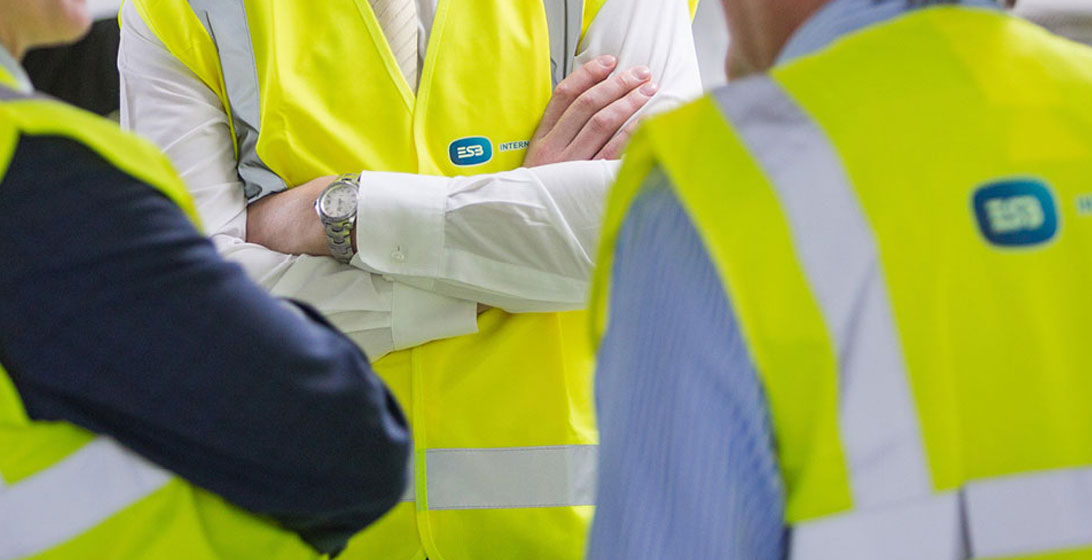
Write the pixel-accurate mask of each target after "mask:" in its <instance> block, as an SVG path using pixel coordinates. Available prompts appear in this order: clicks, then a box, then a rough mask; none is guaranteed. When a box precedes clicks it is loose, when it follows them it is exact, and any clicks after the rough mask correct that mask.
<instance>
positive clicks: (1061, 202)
mask: <svg viewBox="0 0 1092 560" xmlns="http://www.w3.org/2000/svg"><path fill="white" fill-rule="evenodd" d="M723 4H724V7H725V10H726V15H727V19H728V25H729V28H730V32H731V36H732V46H731V47H730V52H729V55H728V70H729V75H730V76H731V77H732V78H733V80H732V82H730V83H729V85H727V86H726V87H724V88H722V89H718V90H716V91H714V92H713V93H712V94H710V95H709V96H707V97H705V98H703V99H702V100H700V101H698V102H696V103H694V104H691V105H689V106H687V107H685V108H683V109H680V110H678V111H676V112H673V113H671V114H669V115H666V116H663V117H662V118H656V119H652V120H650V121H649V122H648V123H646V124H645V125H644V126H642V129H641V131H639V132H638V133H637V134H636V136H635V138H634V140H633V142H632V144H631V147H630V150H629V152H628V155H627V159H626V164H625V169H623V171H622V173H621V177H620V179H619V181H618V184H617V185H616V186H615V188H614V190H613V192H612V195H611V199H610V202H609V203H608V210H607V218H606V222H605V225H604V234H603V245H602V248H601V250H600V256H601V258H600V262H599V268H598V269H597V278H596V281H595V288H594V290H593V292H594V294H595V295H594V296H593V304H592V311H593V314H594V315H595V317H596V319H595V325H596V326H595V329H596V337H597V338H598V339H599V340H600V347H599V369H598V373H597V395H598V397H597V398H598V403H599V407H598V412H599V416H598V418H599V421H600V428H601V438H602V443H601V451H600V457H601V463H600V468H599V472H600V477H599V493H598V510H597V515H596V519H595V522H594V527H593V530H592V536H591V539H590V545H589V558H590V559H591V560H608V559H626V560H642V559H652V558H656V559H675V558H687V559H691V560H700V559H711V558H717V559H748V560H765V559H769V560H774V559H781V558H790V559H792V560H810V559H838V560H875V559H881V558H882V559H884V560H962V559H971V558H1006V559H1025V558H1027V559H1030V558H1037V559H1038V558H1042V559H1045V558H1051V559H1054V558H1057V559H1062V558H1066V559H1088V558H1092V415H1090V414H1089V413H1088V403H1089V402H1090V401H1092V376H1090V375H1089V374H1088V351H1087V348H1088V343H1087V341H1088V336H1089V334H1090V333H1092V292H1090V291H1089V290H1088V289H1087V286H1088V282H1089V279H1090V278H1092V264H1090V263H1089V260H1088V258H1087V255H1088V254H1089V251H1090V250H1092V184H1090V182H1089V180H1088V178H1089V176H1092V104H1090V103H1088V100H1089V99H1092V50H1089V49H1087V48H1086V47H1084V46H1081V45H1078V44H1076V43H1073V42H1070V41H1067V40H1064V39H1062V38H1060V37H1057V36H1054V35H1051V34H1049V33H1048V32H1046V31H1044V30H1042V29H1040V28H1038V27H1036V26H1034V25H1032V24H1029V23H1027V22H1025V21H1022V20H1020V19H1019V18H1016V17H1013V16H1011V15H1008V14H1006V13H1004V12H1003V10H1002V8H1001V7H1000V6H998V5H996V4H994V3H993V2H989V1H983V0H952V1H948V2H906V1H904V0H724V2H723Z"/></svg>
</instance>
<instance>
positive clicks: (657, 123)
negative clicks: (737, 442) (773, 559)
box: [592, 97, 851, 521]
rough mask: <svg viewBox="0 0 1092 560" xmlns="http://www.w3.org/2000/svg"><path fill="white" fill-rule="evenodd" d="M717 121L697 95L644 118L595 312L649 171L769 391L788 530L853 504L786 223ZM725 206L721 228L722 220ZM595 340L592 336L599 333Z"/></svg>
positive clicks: (622, 184)
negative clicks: (697, 236)
mask: <svg viewBox="0 0 1092 560" xmlns="http://www.w3.org/2000/svg"><path fill="white" fill-rule="evenodd" d="M718 123H723V117H721V113H720V111H719V109H718V108H717V107H716V105H715V101H713V100H712V99H711V98H709V97H706V98H703V99H702V100H700V101H698V102H696V103H694V104H691V105H689V106H687V107H684V108H683V109H680V110H678V111H676V112H674V113H672V114H669V115H667V116H665V117H661V118H657V119H653V120H652V121H650V122H649V123H648V124H647V125H646V126H645V127H643V130H642V132H641V133H639V134H638V136H637V138H635V139H634V141H633V144H632V146H631V149H630V151H629V153H628V155H627V158H626V168H625V169H623V171H622V173H621V176H620V179H619V183H618V185H617V186H616V187H615V191H614V193H613V194H612V199H611V201H610V203H609V204H608V208H609V210H608V214H607V220H606V223H605V224H604V231H605V232H608V233H607V234H605V235H604V238H603V245H602V247H601V248H600V254H601V255H603V257H602V259H603V260H601V261H600V263H599V265H598V266H597V268H596V270H597V280H596V282H595V288H594V291H593V298H592V299H593V302H595V303H594V304H593V305H594V307H593V309H594V310H595V313H597V314H599V316H600V317H601V318H602V317H604V316H605V309H606V307H605V306H606V300H607V295H606V290H605V288H606V283H607V281H608V278H607V275H608V274H609V271H610V270H611V258H612V257H611V256H610V255H611V253H612V252H613V247H614V244H615V242H616V236H617V233H618V231H619V230H620V228H621V225H622V222H623V220H624V219H625V215H626V212H625V211H626V209H627V208H628V207H629V205H630V202H631V201H632V199H633V197H634V196H635V195H636V193H637V191H638V190H639V188H640V186H641V185H642V184H643V183H644V178H645V176H647V170H649V169H651V167H652V165H658V166H660V168H661V169H662V170H663V171H664V173H666V174H667V177H668V179H669V180H670V181H671V183H672V184H675V185H679V188H678V192H679V196H680V202H681V203H682V204H683V206H684V207H685V208H686V210H687V211H688V212H689V213H690V214H691V215H692V217H693V219H694V220H695V222H696V223H698V224H700V225H701V227H699V231H700V232H701V234H702V237H703V239H705V240H706V246H707V247H709V250H710V252H711V255H710V256H711V258H712V260H713V262H714V264H715V265H716V266H717V270H718V271H720V274H721V277H722V278H724V279H725V281H726V283H727V289H728V291H729V293H730V294H731V299H732V301H733V303H734V304H735V312H736V313H737V314H738V316H739V319H740V323H741V326H742V331H743V335H744V339H745V340H746V341H747V342H748V346H749V348H750V349H751V356H752V357H753V359H754V361H755V364H756V368H757V370H758V371H759V373H760V375H761V376H762V379H763V382H764V384H765V386H766V387H767V393H768V396H769V399H770V406H771V410H772V412H773V417H774V418H775V420H776V422H775V423H774V428H775V434H776V436H777V440H778V451H779V459H780V463H781V470H782V474H783V476H784V478H785V483H786V487H787V488H788V489H789V492H788V495H787V497H788V502H787V504H786V516H787V518H788V520H789V521H797V520H800V519H807V518H813V517H818V516H820V515H824V514H828V513H833V512H836V511H839V510H845V509H848V508H849V506H850V503H851V502H850V497H849V482H848V475H847V473H846V468H845V461H844V459H843V453H842V447H841V443H840V439H839V432H838V424H837V389H838V387H837V385H838V383H837V360H836V358H835V356H834V350H833V345H832V343H831V341H830V335H829V334H828V333H827V332H826V328H825V326H824V324H823V319H822V316H821V315H820V311H819V308H818V305H817V303H816V302H815V301H814V298H813V297H812V295H811V289H810V287H809V286H808V283H807V280H806V279H805V277H804V274H803V271H802V270H801V266H800V264H799V263H798V262H796V259H795V258H794V256H793V248H792V238H791V233H790V231H789V225H788V223H787V221H786V219H785V217H784V216H783V215H782V213H781V209H780V206H779V204H778V201H777V199H776V196H775V194H774V192H773V190H772V188H771V187H770V185H769V183H768V181H767V180H766V178H765V177H764V176H763V174H762V172H761V171H760V170H759V169H758V168H757V166H756V164H755V163H754V161H753V160H752V159H751V157H750V155H749V153H748V152H747V151H746V149H745V148H744V147H743V145H742V144H741V143H740V140H739V139H738V138H737V137H736V135H735V133H734V132H733V131H732V130H731V129H729V127H728V126H727V125H724V124H718ZM696 130H700V131H701V133H700V134H695V133H694V131H696ZM714 162H715V163H714ZM727 169H731V170H732V171H731V173H727V172H725V170H727ZM699 185H700V188H698V186H699ZM689 186H693V188H689ZM729 192H730V193H731V194H730V195H729V194H728V193H729ZM728 205H731V208H732V214H731V217H730V218H727V217H724V213H725V211H726V210H725V209H726V207H727V206H728ZM600 324H601V325H602V324H603V323H602V319H600ZM598 331H599V334H598V336H601V335H602V332H603V330H602V327H600V328H599V329H598Z"/></svg>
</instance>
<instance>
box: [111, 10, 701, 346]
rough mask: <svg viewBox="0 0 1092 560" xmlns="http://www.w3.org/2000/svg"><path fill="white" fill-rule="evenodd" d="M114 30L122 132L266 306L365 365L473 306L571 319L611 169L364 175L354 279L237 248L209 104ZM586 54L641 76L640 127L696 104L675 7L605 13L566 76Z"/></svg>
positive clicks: (137, 23)
mask: <svg viewBox="0 0 1092 560" xmlns="http://www.w3.org/2000/svg"><path fill="white" fill-rule="evenodd" d="M122 23H123V26H122V44H121V52H120V55H119V61H118V66H119V69H120V71H121V78H122V123H123V125H125V126H127V127H128V128H131V129H133V130H136V131H137V132H140V133H142V134H144V135H145V136H147V137H149V138H150V139H151V140H152V141H153V142H156V143H157V144H158V145H160V146H161V147H162V148H163V149H164V150H165V151H166V153H167V155H168V156H169V157H170V158H171V159H172V161H173V162H174V163H175V165H176V167H177V168H178V169H179V170H180V172H181V174H182V177H183V178H184V179H185V180H186V182H187V183H188V184H189V186H190V189H191V192H192V193H193V195H194V198H195V201H196V203H197V206H198V211H199V213H200V214H201V217H202V219H203V221H204V222H205V225H206V227H207V228H208V231H209V233H210V234H211V235H212V238H213V241H214V242H215V243H216V245H217V247H218V248H219V249H220V251H221V252H222V253H223V254H224V255H225V257H227V258H229V259H231V260H233V261H235V262H238V263H239V264H241V265H242V266H243V267H244V268H245V269H246V270H247V272H248V273H249V274H250V275H251V277H253V278H255V279H256V280H258V281H259V282H261V283H262V284H263V285H264V286H265V287H266V288H267V289H270V290H271V291H272V292H273V293H274V294H275V295H278V296H282V297H291V298H295V299H300V300H302V301H305V302H308V303H310V304H312V305H314V306H315V307H316V308H318V309H319V311H320V312H322V313H323V314H324V315H326V316H327V317H329V318H330V320H331V321H332V322H333V323H334V324H335V325H337V326H338V327H339V328H341V329H342V330H344V331H345V332H346V333H347V334H349V336H351V337H352V338H354V339H355V340H357V342H358V343H360V344H361V345H362V346H363V347H364V348H365V350H366V351H368V352H369V355H371V356H372V357H373V359H374V358H376V357H378V356H380V355H382V354H384V353H386V352H388V351H390V350H391V349H400V348H406V347H410V346H414V345H416V344H420V343H424V342H427V341H429V340H435V339H438V338H446V337H450V336H457V335H461V334H467V333H471V332H474V331H475V330H476V322H475V320H474V317H475V315H474V313H475V309H476V305H475V303H474V302H481V303H486V304H488V305H492V306H495V307H501V308H504V309H506V310H509V311H513V312H532V311H555V310H568V309H578V308H581V307H582V306H583V305H584V302H585V298H586V292H587V289H588V284H589V281H588V278H589V276H590V272H591V268H592V266H593V264H594V262H595V252H596V249H597V244H598V237H599V226H600V220H601V215H602V212H603V203H604V201H605V196H606V192H607V190H608V188H609V186H610V185H611V183H612V182H613V180H614V177H615V175H616V173H617V169H618V163H617V162H604V161H598V162H572V163H562V164H557V165H552V166H544V167H539V168H535V169H519V170H515V171H510V172H504V173H498V174H493V175H484V176H478V177H457V178H443V177H428V176H421V175H412V174H399V173H377V172H365V173H363V175H362V188H361V205H360V211H359V215H358V227H357V245H358V248H359V249H360V253H359V254H358V255H357V257H356V258H355V259H354V260H353V265H354V266H355V268H354V267H346V266H343V265H341V264H339V263H337V262H336V261H334V260H333V259H330V258H326V257H306V256H303V257H297V256H289V255H283V254H280V253H276V252H273V251H270V250H268V249H266V248H264V247H260V246H256V245H253V244H247V243H246V242H245V239H246V202H245V199H244V197H243V194H242V188H241V185H240V183H239V181H238V176H237V173H236V170H235V160H234V153H233V148H232V140H231V132H230V128H229V126H228V120H227V119H228V117H227V115H226V114H225V112H224V110H223V108H222V107H221V105H220V101H219V99H218V98H217V97H216V96H215V94H213V93H212V92H211V91H210V90H209V89H208V88H206V87H205V86H204V84H202V83H201V81H200V80H199V79H198V78H197V77H196V76H195V75H193V74H192V72H190V71H189V69H187V68H186V67H185V66H184V65H182V64H181V63H180V62H179V61H178V60H177V59H175V58H174V57H173V56H172V55H171V54H170V53H169V52H168V51H167V49H166V48H165V47H164V45H163V44H162V42H161V41H160V40H159V39H158V38H156V37H155V36H154V34H153V33H152V32H151V31H150V30H149V29H148V27H147V25H146V24H145V22H144V21H143V20H142V18H141V17H140V15H139V14H138V13H137V11H136V9H135V8H133V7H132V6H131V4H126V6H125V7H124V8H123V9H122ZM600 54H613V55H615V56H617V57H618V59H619V68H622V69H626V68H629V67H631V66H636V65H639V64H645V65H647V66H649V67H650V68H651V69H652V74H653V79H654V80H656V81H657V82H659V84H660V91H659V93H658V94H657V95H656V97H655V98H654V99H653V100H652V101H651V102H650V103H649V105H648V106H647V107H646V108H645V110H644V111H643V112H644V113H648V112H651V111H662V110H666V109H670V108H672V107H675V106H677V105H678V104H680V103H681V102H683V101H686V100H689V99H692V98H695V97H697V96H698V95H700V93H701V82H700V78H699V74H698V66H697V59H696V55H695V51H694V43H693V37H692V34H691V31H690V18H689V11H688V9H687V6H686V1H685V0H609V1H608V2H607V3H606V4H605V5H604V7H603V8H602V11H601V12H600V14H599V17H598V18H597V19H596V22H595V23H593V24H592V25H591V27H590V28H589V30H588V33H587V35H586V37H585V39H584V41H583V42H582V44H581V48H580V52H579V53H578V58H577V63H578V64H583V63H585V62H587V61H590V60H591V59H592V58H594V57H595V56H598V55H600ZM361 269H363V271H364V272H361Z"/></svg>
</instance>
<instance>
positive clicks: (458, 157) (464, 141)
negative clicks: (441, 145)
mask: <svg viewBox="0 0 1092 560" xmlns="http://www.w3.org/2000/svg"><path fill="white" fill-rule="evenodd" d="M448 155H449V156H450V157H451V163H454V164H455V165H458V166H459V167H468V166H471V165H481V164H483V163H488V162H489V161H490V160H492V159H493V142H491V141H490V140H489V139H488V138H486V137H484V136H473V137H470V138H460V139H458V140H456V141H454V142H452V143H451V145H450V146H449V147H448Z"/></svg>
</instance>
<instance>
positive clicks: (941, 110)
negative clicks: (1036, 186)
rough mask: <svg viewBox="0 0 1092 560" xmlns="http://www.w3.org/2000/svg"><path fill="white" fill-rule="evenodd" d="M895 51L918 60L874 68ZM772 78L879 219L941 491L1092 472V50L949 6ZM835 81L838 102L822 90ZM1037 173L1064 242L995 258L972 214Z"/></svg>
mask: <svg viewBox="0 0 1092 560" xmlns="http://www.w3.org/2000/svg"><path fill="white" fill-rule="evenodd" d="M876 49H884V51H880V50H876ZM888 50H892V51H894V52H895V53H905V54H902V56H900V58H899V59H898V62H897V63H890V62H888V63H887V64H890V66H889V71H879V70H877V71H875V72H872V71H868V72H866V71H864V70H866V69H868V68H872V67H879V66H883V65H882V64H877V62H876V61H875V55H874V54H873V53H877V52H885V53H886V52H887V51H888ZM864 74H870V76H869V77H868V78H867V80H866V79H862V75H864ZM776 75H777V78H778V79H779V80H780V81H781V82H782V83H783V84H784V85H785V87H787V88H788V89H789V90H790V91H791V92H794V93H797V98H798V101H799V102H800V103H801V104H802V105H803V106H804V108H805V109H806V110H807V111H808V112H809V113H811V114H812V115H813V116H814V117H815V118H816V120H818V121H819V122H821V123H823V125H824V128H825V129H826V131H827V132H828V133H829V134H830V135H831V138H832V140H833V141H834V143H835V145H836V146H837V148H838V151H839V153H841V154H844V156H845V157H846V164H847V168H848V171H849V174H850V179H851V180H852V182H853V183H854V185H855V186H856V187H857V192H858V193H859V196H860V198H861V202H862V204H863V205H864V208H865V209H866V211H867V213H868V215H869V216H870V217H871V218H872V224H873V228H874V230H875V235H876V238H877V240H878V242H879V245H880V252H881V254H882V255H884V257H885V258H884V266H885V270H886V273H887V280H888V287H889V290H890V297H891V300H892V304H893V307H894V313H895V315H896V317H897V320H898V325H899V330H900V332H901V335H902V343H903V349H904V352H905V355H906V359H907V362H908V367H909V370H910V372H911V381H912V384H913V388H914V395H915V397H916V401H917V404H918V409H919V416H920V418H921V422H922V425H923V430H924V437H925V441H926V445H927V448H928V457H929V459H930V462H931V467H932V474H933V481H934V484H935V486H936V488H937V489H938V490H946V489H951V488H955V487H958V486H960V485H961V484H962V483H963V482H965V481H967V480H973V479H977V478H988V477H995V476H1002V475H1006V474H1011V473H1019V472H1027V471H1035V470H1045V469H1052V468H1059V467H1065V466H1075V465H1090V464H1092V415H1089V414H1088V410H1087V406H1086V403H1087V402H1092V401H1090V400H1089V399H1092V378H1090V377H1089V376H1088V375H1087V373H1086V367H1085V363H1086V357H1087V352H1086V344H1087V343H1086V341H1085V340H1084V338H1085V335H1087V333H1089V332H1092V313H1090V311H1092V292H1089V290H1088V289H1087V286H1088V280H1089V279H1090V278H1092V263H1089V262H1088V260H1087V259H1085V258H1084V255H1086V254H1087V249H1088V247H1090V246H1092V223H1090V222H1089V219H1088V217H1086V216H1085V217H1082V216H1080V215H1078V212H1077V205H1076V204H1075V202H1074V201H1075V200H1076V199H1077V197H1078V196H1079V195H1081V194H1086V193H1088V192H1090V191H1092V187H1090V186H1089V184H1088V181H1087V177H1088V169H1089V167H1090V164H1092V134H1090V133H1089V131H1090V130H1092V107H1089V105H1088V104H1087V103H1085V102H1084V100H1085V99H1087V98H1088V97H1087V96H1089V95H1092V51H1089V50H1087V49H1085V48H1083V47H1077V46H1075V45H1073V44H1072V43H1069V42H1067V41H1064V40H1062V39H1059V38H1056V37H1054V36H1052V35H1049V34H1047V33H1046V32H1045V31H1042V30H1041V29H1039V28H1037V27H1034V26H1031V25H1030V24H1027V23H1023V22H1020V21H1019V20H1016V19H1012V18H1009V17H1007V16H1004V15H1003V14H1000V13H992V12H982V11H978V10H966V9H954V8H945V9H934V10H926V11H922V12H920V13H918V14H917V15H914V16H911V17H906V18H902V19H901V20H899V21H898V22H896V23H894V24H891V25H887V26H883V27H882V28H879V29H875V30H872V31H870V32H866V33H861V34H858V35H855V36H853V37H850V38H848V39H847V40H845V41H843V42H841V43H840V44H838V45H836V46H835V47H834V48H832V49H830V50H829V51H828V52H827V53H826V54H825V55H823V56H821V57H817V58H816V59H812V60H805V61H802V62H801V63H800V64H797V65H793V66H790V67H788V68H784V69H782V70H780V71H778V72H777V74H776ZM832 76H833V77H836V78H837V80H838V83H840V84H841V85H840V87H839V88H836V89H837V93H834V88H829V87H820V84H823V83H829V80H831V78H832ZM1059 76H1064V78H1059ZM842 78H844V79H845V81H844V82H843V81H842ZM919 80H921V81H919ZM866 84H867V87H865V85H866ZM906 84H921V85H922V86H924V87H922V88H921V89H916V88H915V89H914V90H907V89H904V88H906V87H907V86H906ZM941 86H943V87H941ZM860 88H864V89H860ZM900 90H901V92H902V93H900V94H897V95H876V94H875V92H876V91H891V92H894V91H900ZM968 96H970V98H972V99H975V100H976V102H975V103H974V104H971V105H970V106H968V105H969V104H968V103H966V102H964V101H963V100H962V99H965V98H966V97H968ZM835 97H837V99H835ZM961 97H962V98H961ZM847 107H850V108H852V110H849V111H847V110H846V108H847ZM873 115H875V116H876V117H873ZM880 115H882V116H883V117H882V118H880V117H879V116H880ZM938 123H943V125H942V127H941V126H940V125H938ZM890 130H898V131H900V132H899V135H898V136H896V137H891V135H890V134H889V133H885V132H883V131H890ZM941 131H942V132H941ZM881 137H882V138H885V141H884V142H876V141H875V139H876V138H881ZM999 153H1002V154H1008V157H1007V159H1005V160H1000V161H999V160H998V158H997V156H996V154H999ZM891 169H899V170H903V169H905V170H907V172H901V173H891V172H890V171H889V170H891ZM911 170H912V172H911ZM1029 176H1030V177H1034V178H1037V179H1040V180H1043V181H1044V182H1046V183H1047V184H1048V185H1049V186H1050V188H1051V189H1053V191H1054V195H1055V199H1056V204H1057V205H1058V210H1059V212H1060V213H1061V230H1060V234H1059V236H1058V237H1057V239H1056V240H1055V241H1053V242H1052V243H1050V244H1049V245H1047V246H1045V247H1041V248H1034V249H1017V250H1011V249H1010V250H998V249H997V248H996V247H993V246H991V245H990V244H988V243H987V242H986V241H985V240H984V239H983V238H982V236H981V235H980V234H979V230H978V225H977V223H976V221H975V218H974V216H973V214H972V213H971V212H970V211H968V205H969V204H970V202H969V201H970V200H971V197H972V196H973V194H974V191H975V190H976V189H978V188H979V187H981V186H983V185H985V184H986V183H989V182H993V181H996V180H998V179H1006V178H1010V177H1029ZM938 269H939V270H944V271H946V274H944V275H938V274H936V270H938ZM956 302H958V304H957V303H956ZM1029 374H1033V375H1034V376H1035V381H1034V382H1033V383H1028V382H1027V381H1026V380H1025V379H1026V377H1027V376H1028V375H1029ZM1045 411H1049V413H1044V412H1045Z"/></svg>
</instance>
